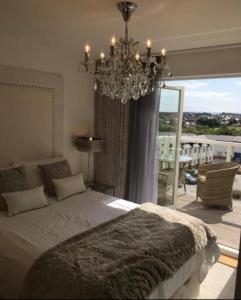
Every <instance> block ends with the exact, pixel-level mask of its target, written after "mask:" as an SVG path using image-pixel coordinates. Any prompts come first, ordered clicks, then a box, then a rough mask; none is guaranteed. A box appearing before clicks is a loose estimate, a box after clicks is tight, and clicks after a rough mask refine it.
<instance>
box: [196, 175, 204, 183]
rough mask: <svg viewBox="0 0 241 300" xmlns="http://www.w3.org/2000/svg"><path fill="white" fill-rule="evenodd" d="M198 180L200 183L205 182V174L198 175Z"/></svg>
mask: <svg viewBox="0 0 241 300" xmlns="http://www.w3.org/2000/svg"><path fill="white" fill-rule="evenodd" d="M198 180H199V181H200V182H201V183H205V182H206V176H204V175H198Z"/></svg>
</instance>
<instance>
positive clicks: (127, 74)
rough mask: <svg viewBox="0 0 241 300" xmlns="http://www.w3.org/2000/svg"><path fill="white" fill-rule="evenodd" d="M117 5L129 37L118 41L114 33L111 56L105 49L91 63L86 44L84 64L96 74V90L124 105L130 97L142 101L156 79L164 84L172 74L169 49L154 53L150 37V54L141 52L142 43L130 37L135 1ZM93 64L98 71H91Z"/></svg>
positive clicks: (86, 68) (88, 47)
mask: <svg viewBox="0 0 241 300" xmlns="http://www.w3.org/2000/svg"><path fill="white" fill-rule="evenodd" d="M117 7H118V9H119V10H120V11H121V13H122V16H123V19H124V21H125V37H124V38H120V39H119V41H116V38H115V36H113V37H112V39H111V44H110V54H109V56H108V57H107V56H106V55H105V53H104V52H101V53H100V59H99V60H98V61H96V63H91V62H90V60H89V58H90V46H89V45H86V46H85V60H84V63H83V64H82V66H83V67H84V70H85V71H87V72H93V73H94V77H95V89H97V90H98V91H99V93H100V94H101V95H105V96H108V97H110V98H112V99H120V100H121V102H122V103H123V104H124V103H127V102H128V101H129V100H130V99H133V100H138V99H139V98H140V97H142V96H144V95H147V94H148V93H150V92H151V91H152V90H153V89H154V86H155V83H156V82H159V83H160V84H161V85H163V84H164V78H165V77H169V76H171V72H170V68H169V66H168V65H167V63H166V49H162V50H161V53H160V54H159V55H158V56H154V55H152V54H151V46H152V43H151V40H147V42H146V53H145V54H144V55H141V54H140V53H139V44H140V43H139V42H136V41H134V39H132V38H129V35H128V22H129V21H130V18H131V15H132V14H133V12H134V11H135V10H136V8H137V5H136V4H135V3H132V2H119V3H118V4H117ZM91 66H92V67H93V68H94V71H91Z"/></svg>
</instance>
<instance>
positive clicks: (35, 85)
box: [0, 66, 219, 299]
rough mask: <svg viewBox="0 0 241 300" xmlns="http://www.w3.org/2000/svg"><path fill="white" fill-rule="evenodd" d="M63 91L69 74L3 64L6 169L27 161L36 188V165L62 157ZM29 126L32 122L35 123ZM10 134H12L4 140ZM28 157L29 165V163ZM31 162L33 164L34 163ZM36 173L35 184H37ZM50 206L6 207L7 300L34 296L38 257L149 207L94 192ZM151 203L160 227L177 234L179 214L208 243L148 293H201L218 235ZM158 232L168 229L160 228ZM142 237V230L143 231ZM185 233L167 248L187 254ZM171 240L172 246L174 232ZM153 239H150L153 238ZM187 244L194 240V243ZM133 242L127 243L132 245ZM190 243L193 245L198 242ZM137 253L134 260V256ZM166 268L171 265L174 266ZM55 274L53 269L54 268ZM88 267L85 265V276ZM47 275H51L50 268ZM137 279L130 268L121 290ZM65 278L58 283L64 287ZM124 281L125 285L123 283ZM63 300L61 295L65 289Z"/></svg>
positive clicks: (3, 278)
mask: <svg viewBox="0 0 241 300" xmlns="http://www.w3.org/2000/svg"><path fill="white" fill-rule="evenodd" d="M61 95H62V78H61V76H59V75H57V74H48V73H44V72H36V71H31V70H22V69H19V68H12V67H6V66H0V104H1V111H0V117H1V118H0V119H1V126H0V135H1V139H0V148H1V155H0V166H1V167H2V166H4V167H5V166H8V167H9V166H10V165H13V163H17V165H20V166H21V165H22V164H24V165H25V168H26V173H27V179H28V180H29V181H32V184H31V185H30V186H31V187H35V186H38V185H43V183H41V181H39V178H38V177H36V169H37V165H38V164H39V163H40V161H36V160H39V159H41V160H44V159H45V160H46V159H49V158H50V160H52V157H57V156H62V155H63V137H62V134H63V122H62V115H63V103H62V97H61ZM13 107H15V108H16V109H12V108H13ZM12 120H14V122H13V121H12ZM30 123H31V126H29V124H30ZM32 125H33V126H32ZM5 136H6V138H2V137H5ZM61 159H62V158H61ZM57 160H58V159H57ZM23 161H25V163H23ZM26 161H28V162H27V163H26ZM29 161H30V162H29ZM31 161H34V163H32V162H31ZM0 172H1V169H0ZM37 175H38V174H37ZM38 176H39V175H38ZM69 176H70V175H69ZM34 178H35V182H33V179H34ZM82 180H83V179H82ZM5 192H6V191H5ZM8 192H10V191H8ZM12 192H14V191H12ZM42 193H43V192H42ZM10 194H11V193H10ZM42 196H43V195H42ZM43 197H45V196H43ZM22 200H24V199H22ZM30 200H31V199H30ZM0 201H1V195H0ZM44 201H45V200H44ZM30 202H31V201H30ZM30 204H31V203H30ZM44 206H45V207H43V205H42V206H41V208H40V207H38V208H39V209H35V210H28V211H24V212H23V211H22V212H21V213H19V214H15V215H13V216H11V217H10V216H8V215H7V213H6V210H5V211H2V212H0V298H18V297H21V296H22V297H23V295H27V298H31V296H32V293H30V292H29V293H27V294H26V293H25V292H26V289H25V290H24V288H25V287H26V282H28V279H29V278H30V279H31V274H32V273H31V272H32V271H33V270H34V266H36V264H37V263H38V262H39V261H40V262H41V259H44V258H46V253H47V254H48V253H50V254H53V253H54V252H51V251H55V249H56V247H57V250H58V247H60V246H61V245H62V244H65V243H66V242H68V241H69V240H71V239H75V237H79V241H81V239H82V238H83V236H82V235H88V232H91V231H93V230H96V228H100V227H101V226H102V227H103V226H104V225H103V224H105V227H108V226H109V225H110V228H111V226H113V222H118V221H117V220H119V223H121V220H122V221H123V218H127V217H126V216H131V213H133V214H134V213H135V212H136V211H138V210H139V209H140V210H141V209H142V206H139V205H138V204H135V203H131V202H129V201H125V200H122V199H118V198H115V197H112V196H108V195H105V194H102V193H98V192H95V191H92V190H87V191H82V192H81V193H77V194H75V195H73V196H70V197H67V198H66V199H64V200H61V201H57V200H56V198H51V197H50V198H47V202H46V205H44ZM35 208H37V207H35ZM151 208H152V209H153V213H151V214H154V215H155V210H157V211H158V212H159V215H158V216H155V217H154V219H155V221H156V222H157V223H156V225H158V226H159V221H158V219H160V224H161V220H164V221H165V222H164V224H168V223H169V225H168V226H167V230H168V228H171V230H172V231H170V232H172V233H173V234H174V235H175V228H178V227H175V226H177V223H178V222H176V221H175V220H176V219H175V217H176V218H177V220H178V218H179V217H180V218H181V219H182V224H181V225H182V226H181V227H183V230H184V231H185V228H186V231H187V228H188V226H189V225H190V224H191V225H192V227H193V228H192V229H193V232H192V233H191V235H189V236H190V237H192V236H193V234H194V235H195V232H196V231H200V232H201V234H202V235H203V237H205V243H203V245H202V246H200V247H198V248H196V251H194V252H193V253H191V254H190V253H189V254H190V255H189V256H186V257H188V259H184V260H183V263H182V264H180V265H179V266H178V268H176V269H175V272H173V273H171V276H168V278H165V279H163V280H162V279H161V277H160V276H159V275H160V274H157V275H158V276H156V277H155V276H154V277H153V278H154V280H156V278H157V277H158V281H157V280H156V282H155V284H154V285H153V287H154V288H152V289H149V290H148V293H147V294H145V295H146V296H145V298H150V299H151V298H152V299H156V298H164V299H167V298H179V299H180V298H196V297H197V296H198V292H199V287H200V283H201V282H202V281H203V279H204V278H205V276H206V275H207V273H208V270H209V268H210V267H211V266H212V264H214V263H215V262H216V261H217V258H218V255H219V250H218V247H217V244H216V241H215V238H213V239H210V240H208V241H207V238H206V235H205V234H206V232H205V226H206V225H205V224H202V223H199V221H198V220H194V219H192V218H190V217H189V216H186V215H183V214H181V213H177V212H175V211H172V210H170V209H168V208H161V207H158V206H151ZM8 209H9V207H8ZM32 209H33V207H32ZM170 212H172V213H170ZM133 214H132V216H133ZM169 214H170V215H172V218H170V219H169V221H170V220H174V221H172V222H167V220H165V216H166V215H169ZM149 215H150V214H149ZM121 218H122V219H121ZM183 220H184V221H185V220H187V222H189V225H188V224H184V223H185V222H184V223H183ZM106 222H112V223H106ZM115 224H116V223H115ZM107 225H108V226H107ZM119 225H120V224H119ZM134 225H135V224H134ZM147 226H149V225H147ZM195 226H196V227H195ZM153 228H154V227H153ZM173 228H174V229H173ZM195 228H196V229H197V230H195ZM119 229H120V227H119ZM159 229H162V228H160V227H159ZM160 231H161V230H160ZM207 231H208V230H207ZM118 232H119V234H118V235H120V233H121V231H118ZM149 232H150V237H151V233H152V227H150V228H149ZM167 232H168V231H167ZM112 233H113V232H112ZM100 234H101V233H100ZM135 234H137V235H138V233H135ZM127 235H128V233H127ZM117 237H118V236H117ZM197 237H198V236H197ZM155 238H156V239H157V240H158V243H159V244H157V245H159V246H161V247H162V246H163V245H162V239H163V241H164V237H162V235H161V234H159V231H157V232H155ZM182 238H183V239H184V235H183V237H182V234H179V237H178V238H172V243H173V244H171V243H170V245H169V246H170V247H169V248H168V249H171V250H172V251H170V254H172V253H174V252H177V253H180V255H179V256H180V257H182V256H185V255H184V254H185V253H184V251H182V249H179V248H178V247H179V245H180V244H182V243H180V241H182ZM137 239H138V237H137ZM107 240H108V239H107ZM165 241H167V242H168V243H169V240H168V237H166V240H165ZM105 242H106V240H105ZM107 242H108V243H110V244H111V242H112V239H111V238H109V240H108V241H107ZM149 242H150V244H151V242H152V241H149ZM191 242H192V241H190V244H191ZM197 242H198V241H197ZM163 243H164V242H163ZM186 244H187V245H188V244H189V241H188V240H187V243H186ZM175 245H176V246H175ZM97 246H98V245H97ZM97 246H96V247H97ZM126 246H128V245H127V244H126ZM184 246H185V245H184ZM191 246H192V247H191V248H192V250H193V249H194V248H195V245H191ZM124 247H125V244H124ZM161 247H160V248H161ZM126 248H127V247H126ZM146 249H147V252H145V251H144V252H143V253H144V256H145V255H147V256H148V255H149V256H150V257H151V261H154V260H155V259H154V260H153V258H155V257H156V256H158V254H161V250H160V251H159V248H157V247H156V248H154V250H155V252H154V253H152V252H151V251H152V250H153V249H152V248H151V247H149V246H148V245H147V248H146ZM82 250H83V249H82ZM75 251H76V250H75ZM77 251H78V249H77ZM148 251H149V252H148ZM127 252H128V251H127ZM159 252H160V253H159ZM143 253H142V254H143ZM150 253H151V255H150ZM109 254H111V252H110V253H109ZM129 254H130V255H132V252H131V251H129ZM133 255H134V258H135V253H134V254H133ZM133 255H132V256H133ZM159 256H160V255H159ZM129 258H130V256H129ZM132 258H133V257H132ZM65 259H66V257H65ZM67 260H68V257H67ZM79 260H81V257H79ZM141 261H142V259H139V260H138V263H140V264H141ZM59 263H60V264H61V260H60V261H58V264H59ZM162 263H163V264H164V265H165V261H162ZM40 265H41V266H42V267H43V268H44V267H45V265H44V263H43V264H40ZM76 265H77V264H76ZM76 265H75V267H76ZM165 267H167V269H168V265H166V266H165ZM145 268H146V270H145V271H148V268H149V265H148V264H147V266H145ZM75 269H76V268H75ZM42 271H44V269H43V270H42ZM50 271H54V270H53V269H51V270H50ZM88 271H89V270H86V273H88ZM132 271H135V268H132ZM169 273H170V272H169ZM37 275H38V273H37ZM47 275H49V274H46V278H47ZM57 275H58V274H57ZM77 275H78V274H77ZM169 275H170V274H169ZM29 276H30V277H29ZM42 276H44V277H45V273H43V274H42ZM37 278H38V276H37ZM132 279H133V277H131V276H130V277H128V273H127V276H126V278H125V283H124V282H123V286H122V287H121V288H122V289H123V288H124V289H125V284H126V282H127V281H131V280H132ZM60 282H61V280H60ZM60 282H57V283H58V284H59V285H61V283H60ZM77 283H78V282H77ZM119 283H120V284H121V281H120V282H119ZM133 284H134V285H136V282H135V281H134V282H133ZM42 285H44V278H42V279H41V280H40V282H39V281H37V288H35V290H36V289H38V287H40V286H42ZM23 290H24V293H23ZM47 292H48V291H47ZM69 292H71V291H69ZM46 295H47V297H46V298H48V293H47V294H46ZM49 295H50V294H49ZM55 296H56V294H54V295H53V297H52V298H56V297H55ZM68 296H69V297H70V294H68V295H66V298H69V297H68ZM81 297H82V294H81V293H80V294H78V298H81ZM23 298H24V297H23ZM36 298H41V297H36ZM59 298H62V297H61V294H60V297H59ZM82 298H84V297H82ZM92 298H96V297H92ZM104 298H106V297H104ZM139 298H142V297H139Z"/></svg>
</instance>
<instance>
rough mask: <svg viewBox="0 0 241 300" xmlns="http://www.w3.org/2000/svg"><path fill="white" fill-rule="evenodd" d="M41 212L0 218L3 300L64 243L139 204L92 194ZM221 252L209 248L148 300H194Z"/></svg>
mask: <svg viewBox="0 0 241 300" xmlns="http://www.w3.org/2000/svg"><path fill="white" fill-rule="evenodd" d="M49 203H50V205H49V206H48V207H46V208H42V209H39V210H34V211H29V212H25V213H22V214H19V215H16V216H14V217H12V218H9V217H7V216H6V214H5V213H1V214H0V240H1V244H0V282H1V286H0V296H1V297H7V298H16V297H18V295H19V292H20V291H21V288H22V285H23V281H24V278H25V276H26V275H27V272H28V270H29V268H30V267H31V265H32V264H33V262H34V261H35V260H36V259H37V258H38V257H39V256H40V255H41V254H42V253H44V252H45V251H47V250H48V249H50V248H52V247H54V246H55V245H57V244H59V243H60V242H62V241H64V240H66V239H68V238H70V237H72V236H74V235H76V234H78V233H79V232H83V231H86V230H88V229H90V228H92V227H94V226H97V225H99V224H101V223H103V222H105V221H108V220H110V219H112V218H116V217H118V216H120V215H121V214H125V213H126V212H127V211H130V210H132V209H134V208H136V207H138V205H137V204H134V203H131V202H128V201H125V200H121V199H117V198H114V197H111V196H107V195H104V194H102V193H97V192H95V191H91V190H88V191H87V192H85V193H82V194H78V195H75V196H72V197H71V198H69V199H67V200H65V201H61V202H57V201H56V200H54V199H49ZM217 257H218V248H217V247H216V244H215V243H213V244H210V245H208V247H205V248H204V249H202V251H200V252H199V253H197V254H195V255H194V256H193V257H192V258H191V259H190V260H188V261H187V262H186V263H185V264H184V265H183V266H182V267H181V268H180V270H178V272H177V273H176V274H175V275H174V276H173V277H172V278H170V279H168V280H165V281H164V282H162V283H161V284H159V285H158V287H157V288H156V289H155V290H153V292H152V293H151V294H150V296H149V298H163V299H167V298H171V297H174V298H180V297H183V298H185V297H187V296H188V295H189V297H190V298H191V297H195V296H197V294H198V289H199V285H200V283H201V282H202V280H203V279H204V278H205V276H206V274H207V272H208V269H209V267H210V266H211V265H212V264H213V263H214V262H215V261H216V260H217Z"/></svg>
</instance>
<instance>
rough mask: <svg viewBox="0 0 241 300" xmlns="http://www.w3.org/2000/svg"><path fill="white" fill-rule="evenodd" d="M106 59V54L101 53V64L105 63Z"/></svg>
mask: <svg viewBox="0 0 241 300" xmlns="http://www.w3.org/2000/svg"><path fill="white" fill-rule="evenodd" d="M104 58H105V53H104V52H101V53H100V59H101V62H104Z"/></svg>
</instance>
